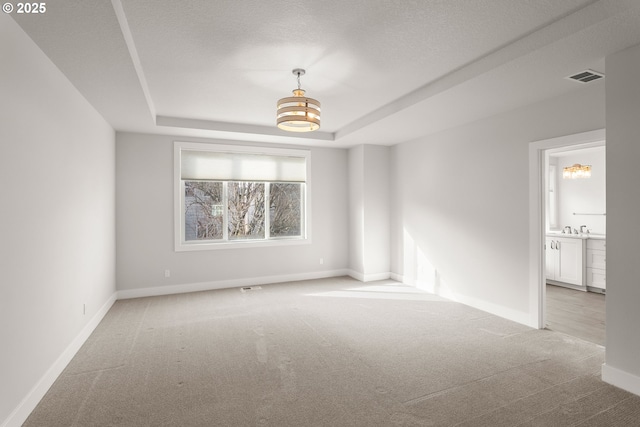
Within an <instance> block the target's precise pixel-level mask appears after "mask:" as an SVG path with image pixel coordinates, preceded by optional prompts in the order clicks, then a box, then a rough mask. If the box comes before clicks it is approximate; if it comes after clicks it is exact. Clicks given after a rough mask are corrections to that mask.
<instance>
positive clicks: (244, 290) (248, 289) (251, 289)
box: [240, 286, 262, 292]
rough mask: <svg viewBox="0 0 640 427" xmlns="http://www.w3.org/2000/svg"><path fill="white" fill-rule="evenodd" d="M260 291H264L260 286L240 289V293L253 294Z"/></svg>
mask: <svg viewBox="0 0 640 427" xmlns="http://www.w3.org/2000/svg"><path fill="white" fill-rule="evenodd" d="M258 289H262V288H261V287H260V286H245V287H242V288H240V292H251V291H256V290H258Z"/></svg>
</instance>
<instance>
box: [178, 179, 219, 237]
mask: <svg viewBox="0 0 640 427" xmlns="http://www.w3.org/2000/svg"><path fill="white" fill-rule="evenodd" d="M184 190H185V194H184V196H185V197H184V205H185V206H184V208H185V240H215V239H222V237H223V234H222V230H223V229H222V227H223V218H222V214H223V198H222V182H211V181H185V186H184Z"/></svg>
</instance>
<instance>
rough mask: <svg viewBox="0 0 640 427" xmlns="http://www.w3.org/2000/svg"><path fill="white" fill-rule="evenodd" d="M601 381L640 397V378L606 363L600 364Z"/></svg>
mask: <svg viewBox="0 0 640 427" xmlns="http://www.w3.org/2000/svg"><path fill="white" fill-rule="evenodd" d="M602 381H604V382H606V383H609V384H611V385H614V386H616V387H618V388H621V389H623V390H626V391H628V392H629V393H633V394H635V395H638V396H640V377H638V376H636V375H633V374H630V373H628V372H625V371H622V370H620V369H618V368H614V367H613V366H611V365H607V364H606V363H603V364H602Z"/></svg>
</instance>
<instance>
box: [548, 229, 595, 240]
mask: <svg viewBox="0 0 640 427" xmlns="http://www.w3.org/2000/svg"><path fill="white" fill-rule="evenodd" d="M547 237H567V238H569V239H583V240H585V239H596V240H606V239H607V235H606V234H598V233H580V234H569V233H562V232H560V231H558V232H550V233H547Z"/></svg>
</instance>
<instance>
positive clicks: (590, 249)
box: [541, 140, 606, 346]
mask: <svg viewBox="0 0 640 427" xmlns="http://www.w3.org/2000/svg"><path fill="white" fill-rule="evenodd" d="M576 171H578V173H576ZM543 177H544V185H543V187H542V188H543V189H544V192H543V195H542V197H543V198H544V200H542V201H541V203H542V204H543V205H544V207H545V209H544V229H543V232H544V242H545V244H544V247H543V254H542V256H541V258H542V260H543V261H544V265H545V268H544V269H543V273H544V278H543V282H544V283H543V286H544V290H543V292H542V293H543V295H544V299H543V301H542V303H543V304H544V308H543V310H542V311H543V313H545V316H544V327H545V328H547V329H550V330H554V331H557V332H562V333H565V334H567V335H571V336H574V337H577V338H580V339H583V340H586V341H589V342H593V343H596V344H599V345H602V346H604V344H605V310H606V303H605V298H606V297H605V295H606V280H605V278H606V266H605V260H606V192H605V188H606V185H605V180H606V163H605V141H604V140H603V141H599V142H589V143H576V144H572V145H568V146H563V147H556V148H548V149H545V150H544V174H543Z"/></svg>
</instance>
